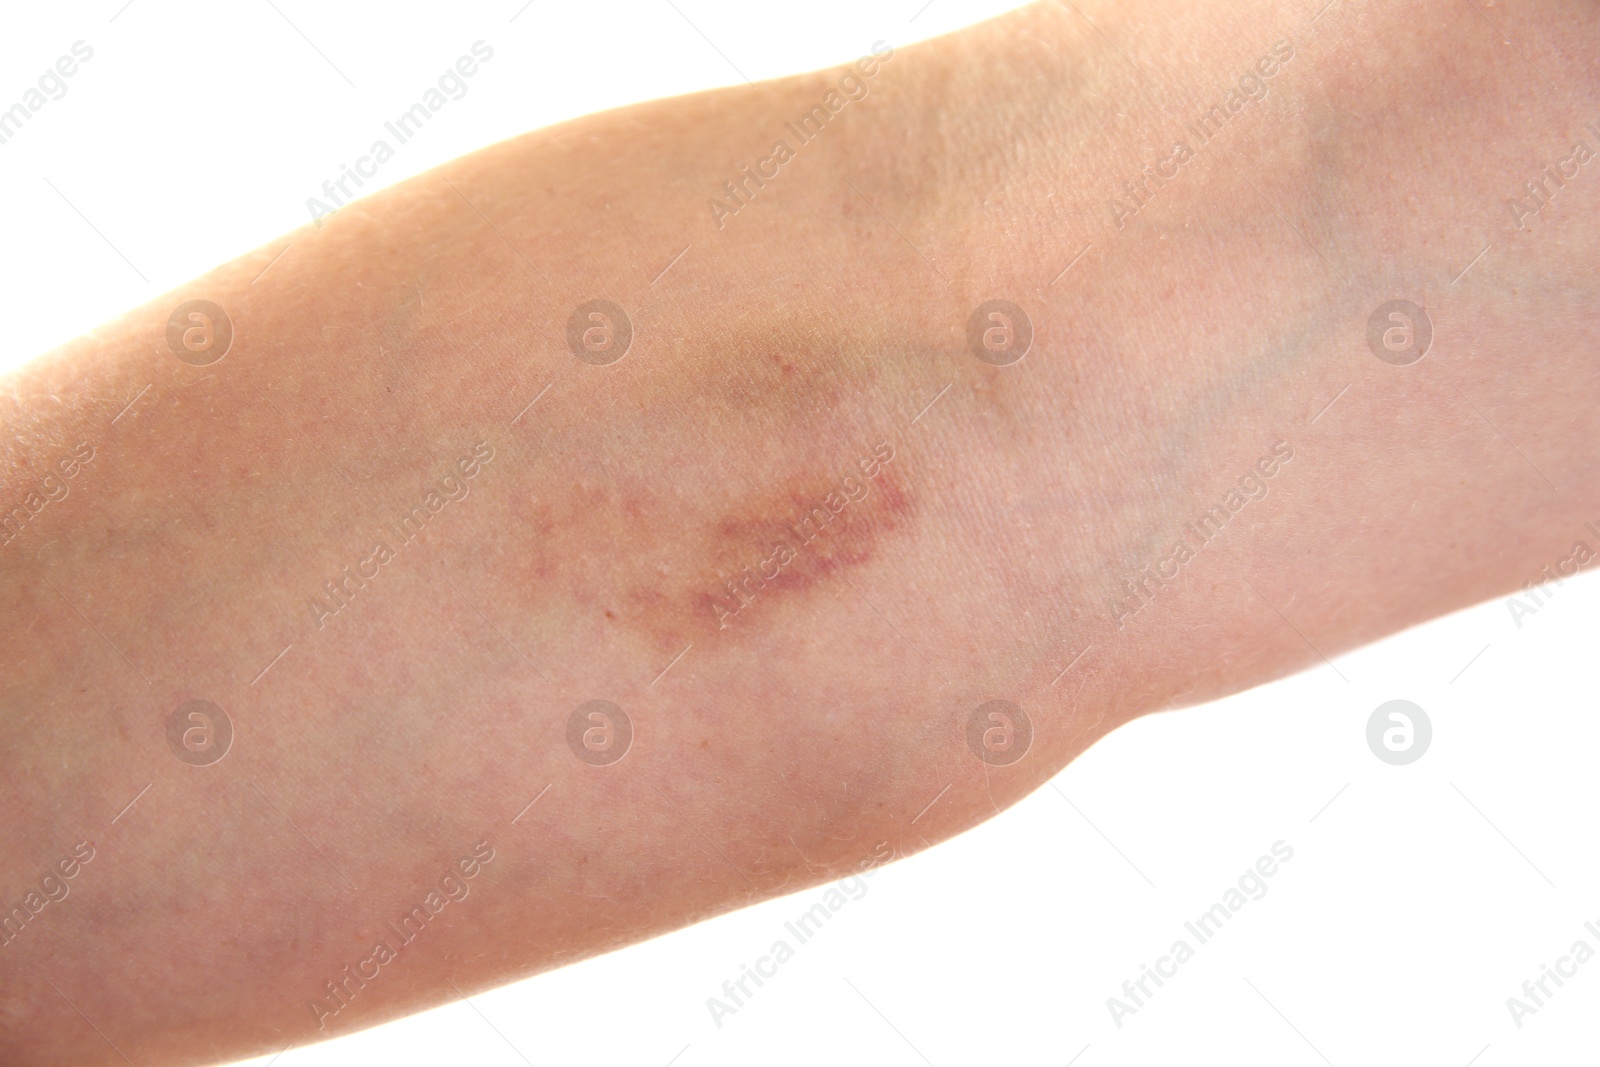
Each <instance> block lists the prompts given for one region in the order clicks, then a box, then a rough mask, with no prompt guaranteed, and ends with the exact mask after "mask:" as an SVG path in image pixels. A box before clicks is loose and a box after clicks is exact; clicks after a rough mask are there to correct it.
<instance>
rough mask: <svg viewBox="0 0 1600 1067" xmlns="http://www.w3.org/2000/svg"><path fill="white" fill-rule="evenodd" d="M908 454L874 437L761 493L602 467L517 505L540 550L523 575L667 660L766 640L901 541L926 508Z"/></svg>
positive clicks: (528, 587)
mask: <svg viewBox="0 0 1600 1067" xmlns="http://www.w3.org/2000/svg"><path fill="white" fill-rule="evenodd" d="M909 460H910V457H909V456H908V455H906V454H905V453H904V452H903V451H901V450H899V449H897V448H896V447H895V446H894V444H893V443H892V442H890V441H888V440H879V441H878V442H876V443H873V444H863V445H859V446H854V445H852V446H842V447H840V448H838V449H834V450H831V455H829V456H828V457H826V458H824V459H822V460H820V461H818V462H816V463H815V465H808V466H807V468H806V469H804V470H800V471H795V472H792V473H789V474H787V475H783V476H780V477H777V478H775V479H774V480H773V481H772V482H771V483H770V484H766V485H763V484H761V483H760V482H759V481H756V482H745V481H744V480H742V479H740V478H734V479H732V480H728V479H724V480H723V484H722V485H721V486H720V487H718V488H715V489H713V488H712V487H711V486H709V485H707V484H705V483H704V482H702V483H700V484H698V485H695V484H692V483H691V484H683V483H680V484H678V485H665V484H662V483H659V482H658V483H654V484H647V483H644V482H642V481H638V480H634V479H631V478H628V477H621V478H618V477H614V476H608V475H607V474H601V473H597V474H596V475H594V476H593V477H590V478H586V479H584V480H582V481H580V482H578V483H576V484H570V485H568V486H564V487H561V488H560V489H558V490H556V491H555V492H553V493H551V494H549V495H544V496H539V497H535V498H531V499H529V500H527V501H525V502H524V503H523V504H521V505H519V506H518V508H517V509H516V510H517V511H518V512H519V514H518V516H517V521H519V522H522V523H525V524H526V525H527V527H528V528H529V530H530V533H531V534H532V540H531V544H532V545H533V546H534V547H533V548H532V549H531V550H530V552H529V553H528V554H527V555H526V556H525V557H524V558H523V559H522V560H521V563H520V565H519V568H518V569H519V574H518V580H519V581H520V582H521V583H522V584H523V588H524V589H525V591H526V592H527V593H529V594H531V595H533V596H535V597H540V598H543V597H549V596H555V597H558V598H560V599H562V600H565V601H567V602H569V603H570V604H572V605H573V606H574V607H575V608H576V610H577V612H578V614H579V616H580V617H583V616H587V617H589V618H591V619H594V620H596V621H597V622H603V623H604V625H605V628H606V629H610V628H612V627H616V628H620V629H623V630H625V631H628V632H630V633H632V634H635V635H637V637H638V638H639V639H641V640H642V641H644V642H645V643H646V644H647V645H648V646H650V647H651V648H652V649H653V650H654V651H656V652H658V653H664V654H666V655H673V654H676V653H677V652H679V651H681V650H682V649H683V648H684V646H686V645H687V644H689V643H690V642H697V643H699V642H705V641H710V640H738V639H740V638H742V637H744V636H746V635H755V634H758V633H770V632H772V631H773V630H774V629H775V628H781V627H783V626H786V625H790V624H792V622H793V621H794V620H795V619H796V618H800V617H803V616H799V615H796V612H797V611H800V612H806V611H808V609H809V607H810V604H811V602H812V601H813V599H814V598H816V597H818V596H824V597H829V598H831V597H832V596H833V595H835V591H836V590H838V589H844V590H848V586H846V585H844V584H843V583H844V581H845V580H847V579H849V576H850V575H852V574H853V573H855V572H857V571H860V570H862V569H863V568H866V567H868V566H870V565H872V564H873V563H874V562H878V561H882V560H885V559H887V558H889V557H890V556H891V555H892V554H893V552H894V547H895V545H896V544H897V543H899V542H901V541H903V540H905V539H906V538H907V536H908V535H909V533H910V532H911V530H912V528H913V524H914V522H915V519H916V517H917V515H918V512H919V497H918V494H917V491H916V489H915V487H914V485H913V483H912V480H911V477H910V471H909V469H908V468H909ZM729 490H734V491H733V492H731V493H730V492H729Z"/></svg>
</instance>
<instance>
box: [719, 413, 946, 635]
mask: <svg viewBox="0 0 1600 1067" xmlns="http://www.w3.org/2000/svg"><path fill="white" fill-rule="evenodd" d="M894 456H895V452H894V447H893V446H892V445H890V444H889V443H888V442H883V443H881V444H879V445H878V446H877V447H876V448H874V449H872V450H871V451H870V452H868V453H867V454H865V455H864V456H862V457H860V458H859V459H858V460H857V461H856V469H854V470H851V471H849V472H848V473H845V474H840V475H837V476H834V477H831V478H827V477H810V478H797V479H794V480H791V481H790V482H787V483H785V484H784V485H782V486H780V487H779V488H778V489H777V490H776V491H775V492H773V493H770V494H763V495H761V496H759V497H757V498H756V499H753V500H751V501H749V502H748V504H747V505H746V506H744V507H742V508H741V510H740V511H739V512H737V513H734V514H730V515H726V516H724V517H723V518H722V519H721V520H720V521H719V522H718V523H717V524H716V537H715V543H713V544H712V545H711V546H709V548H710V551H709V552H708V553H707V555H708V557H709V559H710V561H711V564H712V571H713V573H712V575H711V576H708V578H707V579H706V581H705V586H704V587H703V588H701V589H697V590H695V591H694V592H693V593H692V594H691V613H692V615H693V617H694V619H695V621H696V623H697V625H699V624H709V625H710V627H711V628H712V629H713V630H715V631H724V630H728V629H730V628H732V627H734V626H736V625H738V624H739V623H741V622H748V620H749V617H750V616H752V615H754V614H757V613H759V612H761V611H763V610H764V609H770V608H771V606H772V605H771V603H770V602H771V601H774V600H777V599H779V598H790V597H793V596H794V595H795V594H798V593H801V592H804V591H806V590H809V589H812V588H814V587H816V586H819V585H823V584H825V583H826V582H827V581H828V580H829V579H831V578H832V577H833V576H835V575H837V574H839V573H841V572H843V571H845V570H848V569H850V568H855V567H860V566H862V565H864V564H866V563H868V562H870V561H871V560H872V559H873V558H874V557H875V556H876V555H877V554H878V552H879V551H880V550H881V547H882V544H883V542H884V540H885V538H886V537H887V536H888V535H890V534H892V533H893V532H894V531H896V530H897V529H899V528H901V526H903V525H904V524H905V523H906V521H907V520H908V519H909V518H910V516H911V513H912V510H913V506H914V502H913V499H912V497H911V496H910V495H909V493H908V490H907V488H906V484H905V481H904V478H903V475H902V474H901V472H900V470H899V468H896V467H894V466H893V460H894Z"/></svg>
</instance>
